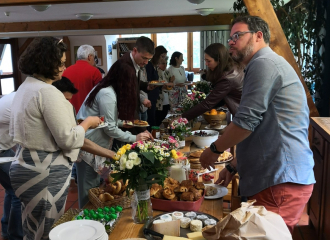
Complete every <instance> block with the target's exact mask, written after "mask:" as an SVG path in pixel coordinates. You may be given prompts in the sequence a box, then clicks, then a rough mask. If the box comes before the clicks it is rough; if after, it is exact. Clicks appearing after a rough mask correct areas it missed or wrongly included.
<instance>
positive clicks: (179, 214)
mask: <svg viewBox="0 0 330 240" xmlns="http://www.w3.org/2000/svg"><path fill="white" fill-rule="evenodd" d="M180 218H183V213H182V212H173V213H172V219H173V220H177V219H180Z"/></svg>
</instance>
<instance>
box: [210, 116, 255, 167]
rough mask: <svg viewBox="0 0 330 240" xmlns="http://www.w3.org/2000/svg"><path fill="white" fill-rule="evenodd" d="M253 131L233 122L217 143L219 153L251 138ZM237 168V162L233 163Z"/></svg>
mask: <svg viewBox="0 0 330 240" xmlns="http://www.w3.org/2000/svg"><path fill="white" fill-rule="evenodd" d="M250 134H251V131H249V130H246V129H244V128H241V127H239V126H237V125H235V124H234V123H233V122H231V123H230V124H229V125H228V126H227V127H226V129H225V131H224V133H223V134H222V136H221V137H220V138H218V140H217V141H216V142H215V146H216V147H217V150H218V151H221V152H222V151H225V150H226V149H228V148H230V147H233V146H235V145H236V144H238V143H240V142H242V141H243V140H244V139H245V138H247V137H248V136H250ZM232 164H233V165H234V166H235V167H236V162H232Z"/></svg>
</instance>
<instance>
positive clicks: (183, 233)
mask: <svg viewBox="0 0 330 240" xmlns="http://www.w3.org/2000/svg"><path fill="white" fill-rule="evenodd" d="M173 213H182V214H183V217H184V218H190V220H197V219H200V220H201V221H202V223H203V226H202V227H205V226H207V225H206V224H205V220H207V219H212V220H214V221H212V222H213V224H212V225H215V224H216V223H217V222H218V221H219V219H217V218H216V217H213V216H212V215H210V214H207V213H202V212H189V211H179V212H168V213H163V214H159V215H157V216H155V217H153V218H152V219H149V220H148V221H147V222H146V224H145V225H144V229H143V234H144V236H145V237H146V238H147V239H150V240H151V239H154V240H158V239H162V236H161V235H162V233H160V234H159V232H157V231H156V232H155V230H154V226H153V225H154V222H155V221H157V220H158V221H159V220H160V221H162V219H167V218H169V217H168V216H172V217H173ZM187 213H188V216H187ZM191 213H195V215H194V214H191ZM164 215H166V216H164ZM201 215H203V218H202V217H199V216H201ZM173 218H174V219H176V218H175V217H173ZM202 219H203V220H202ZM179 220H180V219H179ZM166 221H172V219H169V220H166ZM174 221H175V220H174ZM188 221H189V220H188ZM184 225H185V226H184ZM183 227H186V228H183ZM200 231H201V230H200ZM200 231H199V232H200ZM179 232H180V233H179V234H180V235H179V236H180V237H185V238H187V233H191V232H193V231H191V230H190V226H189V223H182V222H181V220H180V231H179ZM157 233H158V234H157ZM166 235H170V233H168V232H167V233H166Z"/></svg>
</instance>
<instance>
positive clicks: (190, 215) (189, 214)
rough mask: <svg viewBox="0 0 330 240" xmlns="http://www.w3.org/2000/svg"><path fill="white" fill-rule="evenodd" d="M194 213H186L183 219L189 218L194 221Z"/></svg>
mask: <svg viewBox="0 0 330 240" xmlns="http://www.w3.org/2000/svg"><path fill="white" fill-rule="evenodd" d="M196 215H197V214H196V213H195V212H187V213H186V214H185V217H188V218H190V219H195V218H196Z"/></svg>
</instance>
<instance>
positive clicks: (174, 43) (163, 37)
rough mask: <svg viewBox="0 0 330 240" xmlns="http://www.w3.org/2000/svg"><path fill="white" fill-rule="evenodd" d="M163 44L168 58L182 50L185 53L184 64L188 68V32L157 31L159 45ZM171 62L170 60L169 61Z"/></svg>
mask: <svg viewBox="0 0 330 240" xmlns="http://www.w3.org/2000/svg"><path fill="white" fill-rule="evenodd" d="M159 45H163V46H164V47H165V48H166V50H167V51H168V52H167V56H168V59H169V60H170V59H171V56H172V54H173V53H174V52H181V53H182V55H183V63H182V66H184V68H187V60H188V59H187V33H186V32H181V33H157V46H159ZM168 63H169V62H168Z"/></svg>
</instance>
